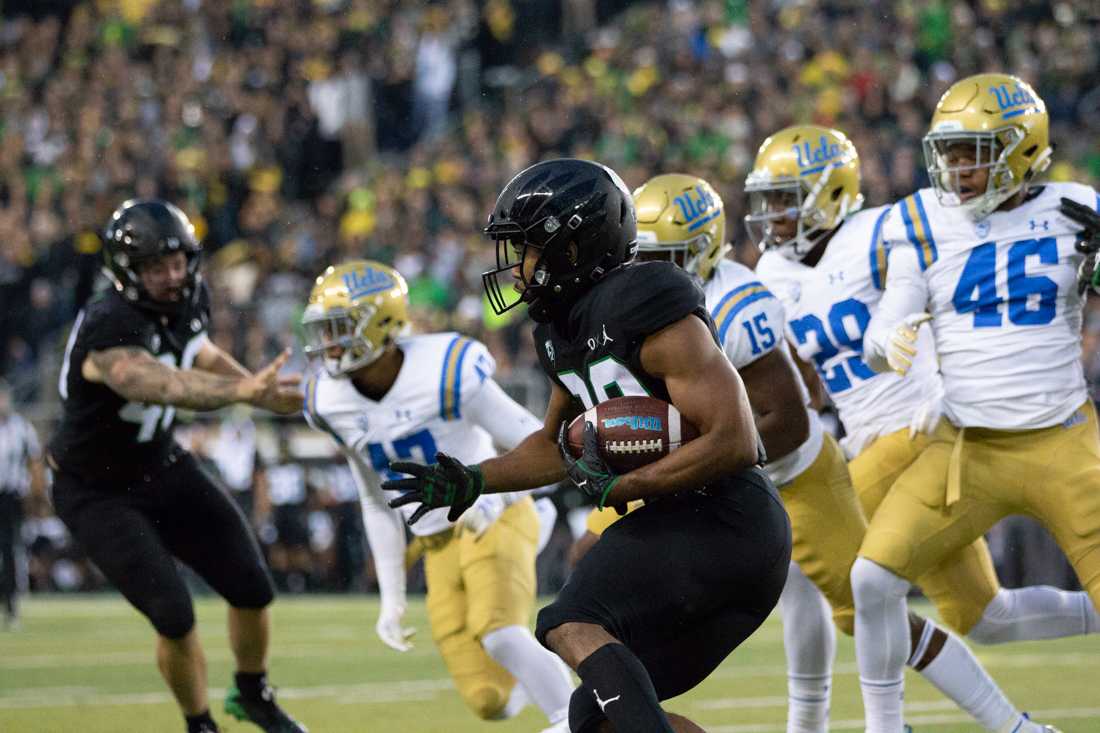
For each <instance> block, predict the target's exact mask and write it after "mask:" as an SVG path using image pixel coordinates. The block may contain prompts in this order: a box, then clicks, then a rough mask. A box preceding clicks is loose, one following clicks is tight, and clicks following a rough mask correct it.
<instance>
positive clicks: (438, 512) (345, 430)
mask: <svg viewBox="0 0 1100 733" xmlns="http://www.w3.org/2000/svg"><path fill="white" fill-rule="evenodd" d="M398 345H399V347H400V348H401V350H402V351H403V352H404V355H405V359H404V362H403V363H402V365H401V371H400V372H399V373H398V375H397V379H396V381H395V382H394V383H393V386H392V387H390V390H389V392H387V393H386V395H385V396H384V397H383V398H382V399H381V400H379V401H377V402H376V401H374V400H372V399H369V398H367V397H365V396H363V395H362V394H360V393H359V391H358V390H357V389H356V388H355V386H354V385H353V384H352V382H351V379H347V378H333V377H331V376H329V375H328V373H327V372H324V371H322V372H320V373H319V374H317V375H316V376H314V377H313V378H311V379H310V381H309V382H307V385H306V409H305V414H306V418H307V420H309V422H310V424H311V425H313V427H315V428H317V429H319V430H323V431H325V432H327V433H329V434H330V435H332V437H333V438H335V439H336V441H337V443H339V444H340V447H341V449H342V450H343V452H344V454H345V455H346V456H347V458H348V462H349V464H350V465H351V468H352V472H353V474H354V475H355V479H356V481H357V482H358V483H359V488H360V491H361V493H362V498H363V500H364V502H368V503H372V504H374V505H376V506H377V505H385V504H386V503H387V502H388V501H389V500H390V499H393V498H395V496H385V495H384V494H385V492H383V491H382V489H381V482H382V481H385V480H387V479H391V478H401V477H402V475H401V474H396V473H394V472H392V471H390V469H389V465H390V463H391V462H393V461H415V462H417V463H425V464H430V463H435V455H436V452H437V451H438V452H442V453H446V454H448V455H451V456H454V457H455V458H457V459H458V460H459V461H461V462H462V463H465V464H474V463H479V462H481V461H484V460H485V459H487V458H491V457H493V456H495V455H496V451H495V449H494V447H493V442H494V438H496V439H497V442H498V443H502V444H504V443H507V444H505V445H504V447H506V448H511V447H513V446H514V445H515V444H518V443H519V442H520V441H521V440H522V439H523V438H525V437H526V436H527V435H529V434H530V433H531V432H533V431H534V430H536V429H538V428H539V427H541V423H540V422H539V421H538V420H537V419H536V418H535V417H534V416H533V415H531V414H530V413H529V412H527V411H526V410H523V409H522V408H520V407H519V405H516V404H515V403H513V402H511V400H508V399H507V397H506V396H504V397H503V399H504V400H506V401H507V402H509V403H510V404H511V407H510V408H502V407H500V406H499V405H498V404H497V403H498V402H499V401H500V400H498V399H495V398H496V396H497V395H504V393H503V391H502V390H501V389H500V387H499V386H497V385H496V383H495V382H493V380H492V379H491V377H492V374H493V371H494V370H495V369H496V362H495V361H494V360H493V357H492V356H490V355H489V351H488V350H487V349H486V348H485V346H484V345H483V344H481V343H480V342H478V341H475V340H474V339H471V338H467V337H465V336H460V335H458V334H455V333H439V334H429V335H419V336H410V337H407V338H402V339H399V340H398ZM488 397H493V398H494V399H493V400H489V401H491V402H493V403H494V404H493V405H492V407H493V409H494V410H497V416H498V418H499V423H500V424H502V426H503V427H504V428H506V429H504V430H501V431H500V432H499V434H498V432H497V430H496V429H495V428H494V426H491V425H490V424H489V423H490V420H489V416H487V415H485V414H484V413H485V412H489V410H487V409H482V407H481V406H480V405H479V404H478V403H479V402H484V401H486V400H485V399H484V398H488ZM501 409H508V410H511V411H510V412H505V413H503V414H502V413H501V412H499V410H501ZM490 430H493V434H492V435H491V434H490V432H489V431H490ZM509 436H514V437H509ZM418 506H419V505H413V506H409V505H406V506H404V507H401V511H402V513H403V514H404V516H405V518H406V519H408V517H409V516H411V515H412V513H413V511H415V510H416V508H417V507H418ZM451 526H452V523H451V522H449V521H447V509H445V508H444V509H434V510H432V511H430V512H428V513H426V514H425V515H424V516H423V518H422V519H420V520H419V521H418V522H417V523H416V524H414V525H412V528H411V529H412V531H413V532H414V533H415V534H418V535H431V534H435V533H437V532H440V531H442V530H444V529H447V528H449V527H451Z"/></svg>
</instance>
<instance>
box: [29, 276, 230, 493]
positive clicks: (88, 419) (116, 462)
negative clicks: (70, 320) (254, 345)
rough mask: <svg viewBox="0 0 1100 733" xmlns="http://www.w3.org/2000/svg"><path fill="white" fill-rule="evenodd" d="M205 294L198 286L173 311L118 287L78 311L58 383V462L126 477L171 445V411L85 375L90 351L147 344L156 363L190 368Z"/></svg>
mask: <svg viewBox="0 0 1100 733" xmlns="http://www.w3.org/2000/svg"><path fill="white" fill-rule="evenodd" d="M209 321H210V297H209V292H208V291H207V290H206V289H205V287H203V288H202V289H201V290H200V292H199V293H198V298H197V301H196V303H195V304H194V305H193V306H190V307H187V308H185V309H184V310H183V311H182V312H181V313H179V314H178V315H175V316H166V315H162V314H158V313H153V312H150V311H147V310H143V309H141V308H139V307H137V306H135V305H133V304H131V303H129V302H127V301H126V300H125V299H124V298H123V297H122V295H120V294H119V293H118V292H116V291H115V290H107V291H104V292H103V293H101V294H99V295H98V296H96V297H94V298H93V299H92V300H91V301H89V302H88V304H87V305H86V306H85V307H84V309H83V310H81V311H80V313H79V314H78V315H77V317H76V322H75V323H74V324H73V330H72V332H71V333H70V334H69V341H68V344H67V345H66V347H65V359H64V362H63V363H62V366H61V378H60V382H59V385H58V388H59V390H60V392H61V399H62V405H63V407H64V412H63V414H62V418H61V423H60V425H59V426H58V428H57V431H56V432H55V433H54V435H53V437H52V438H51V440H50V445H49V451H50V455H51V456H52V457H53V459H54V461H56V462H57V464H58V465H59V466H60V467H61V468H63V469H65V470H67V471H71V472H73V473H76V474H79V475H82V476H88V477H96V478H110V477H119V478H125V477H129V476H132V475H133V474H135V473H140V472H142V471H143V470H148V469H149V468H151V467H153V466H155V465H157V464H158V463H160V462H161V461H163V460H164V458H165V457H166V456H167V455H168V453H169V452H170V450H171V449H172V446H173V445H174V444H175V443H174V440H173V439H172V422H173V419H174V418H175V413H176V409H175V408H174V407H171V406H165V405H147V404H144V403H138V402H127V401H126V400H125V399H123V398H122V397H120V396H119V395H118V394H117V393H115V392H114V391H113V390H112V389H111V388H109V387H108V386H106V385H104V384H98V383H95V382H89V381H88V380H86V379H85V378H84V375H83V373H82V370H81V365H82V364H83V363H84V359H85V358H86V357H87V356H88V353H89V352H92V351H102V350H105V349H110V348H113V347H117V346H136V347H138V348H141V349H145V350H146V351H148V352H149V353H150V354H152V355H153V356H154V357H156V359H157V360H158V361H161V362H163V363H165V364H169V365H171V366H174V367H177V368H179V369H189V368H190V367H191V366H192V364H194V361H195V356H196V355H197V354H198V352H199V348H200V347H201V346H202V344H203V342H204V341H205V340H206V338H207V336H206V331H207V327H208V325H209Z"/></svg>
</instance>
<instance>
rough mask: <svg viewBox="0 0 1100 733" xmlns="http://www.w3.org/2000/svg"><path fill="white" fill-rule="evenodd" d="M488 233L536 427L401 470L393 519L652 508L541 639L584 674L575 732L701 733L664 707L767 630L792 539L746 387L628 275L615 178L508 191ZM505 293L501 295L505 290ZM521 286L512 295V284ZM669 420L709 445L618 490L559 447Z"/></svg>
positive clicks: (682, 293)
mask: <svg viewBox="0 0 1100 733" xmlns="http://www.w3.org/2000/svg"><path fill="white" fill-rule="evenodd" d="M486 233H487V234H488V235H489V237H490V238H492V239H493V240H495V241H496V246H497V268H496V269H495V270H493V271H490V272H488V273H486V274H485V275H484V280H485V286H486V291H487V292H488V294H489V298H490V301H491V302H492V303H493V306H494V308H495V310H496V311H497V312H498V313H500V312H503V311H505V310H508V309H510V308H512V307H514V306H516V305H518V304H519V303H520V302H523V303H526V304H527V306H528V311H529V312H530V314H531V316H532V317H533V318H534V319H535V320H536V321H537V322H538V324H539V325H538V327H537V328H536V329H535V347H536V349H537V351H538V354H539V360H540V362H541V364H542V366H543V369H544V370H545V371H546V373H547V375H548V376H549V377H550V379H551V381H552V390H551V396H550V403H549V406H548V408H547V414H546V419H545V421H544V426H543V428H542V430H540V431H537V432H535V433H533V434H532V435H531V436H530V437H528V438H527V439H526V440H525V441H524V442H523V443H522V444H520V445H519V446H518V447H517V448H516V449H515V450H512V451H510V452H508V453H506V454H504V455H501V456H499V457H497V458H493V459H490V460H488V461H485V462H483V463H481V464H479V465H477V466H463V465H462V464H460V463H458V462H457V461H455V460H454V459H452V458H450V457H448V456H445V455H440V456H438V459H439V463H438V464H437V465H434V466H431V467H426V466H420V465H418V464H413V463H394V464H393V465H392V468H393V469H394V470H396V471H401V472H405V473H409V474H412V476H413V478H409V479H399V480H396V481H391V482H387V483H386V484H384V485H383V488H388V489H392V490H403V491H404V492H405V493H404V494H402V495H401V496H400V497H398V498H397V499H395V500H394V502H393V504H395V505H400V504H404V503H408V502H420V503H422V504H426V505H428V506H433V507H434V506H451V507H452V510H451V513H452V515H453V516H458V515H459V514H461V512H462V511H463V510H464V509H465V508H466V507H468V506H470V504H471V503H472V502H473V501H474V500H475V499H476V498H477V496H478V495H479V494H480V493H483V492H486V491H489V492H497V491H515V490H520V489H527V488H533V487H535V486H542V485H546V484H550V483H554V482H556V481H560V480H562V479H563V478H564V477H565V476H567V475H568V476H569V478H570V479H571V480H573V482H574V483H575V484H577V485H578V486H579V487H580V488H581V489H582V490H584V491H586V492H588V493H589V494H591V495H592V496H593V497H595V498H597V499H598V501H599V502H600V504H601V506H603V505H620V504H625V503H626V502H627V501H629V500H631V499H646V502H647V503H646V505H645V506H644V507H642V508H641V509H639V510H637V511H635V512H632V513H631V514H629V515H627V516H626V517H624V518H623V519H622V520H620V521H618V522H616V523H615V524H614V525H613V526H612V527H611V529H609V530H608V531H607V532H606V533H605V534H604V537H603V539H602V540H601V541H600V542H599V543H597V544H596V546H595V547H594V548H593V549H592V550H591V551H590V552H589V553H588V554H587V555H585V556H584V558H583V559H582V560H581V561H580V562H579V563H578V565H577V567H576V568H575V570H574V572H573V575H572V576H571V577H570V579H569V582H568V583H567V584H566V586H565V587H564V588H563V589H562V590H561V592H560V593H559V595H558V598H557V599H556V600H555V601H554V603H552V604H550V605H549V606H547V607H546V608H544V609H542V611H541V612H540V613H539V618H538V627H537V630H536V634H537V636H538V638H539V640H540V641H542V642H543V643H544V644H546V646H548V647H549V648H550V649H552V650H553V651H554V652H556V653H557V654H558V655H560V656H561V657H562V659H564V660H565V661H566V663H568V664H569V665H570V666H571V667H572V668H573V669H574V670H576V672H577V673H578V675H580V678H581V686H580V687H579V688H578V689H577V690H576V691H575V692H574V693H573V697H572V700H571V703H570V712H569V719H570V727H571V729H572V730H573V731H580V732H583V733H588V732H590V731H604V730H617V731H630V732H631V733H650V732H656V731H697V730H700V729H699V728H698V726H696V725H695V724H694V723H692V722H691V721H689V720H687V719H686V718H683V717H680V716H676V715H673V714H670V713H666V712H665V711H663V710H662V709H661V706H660V703H659V701H660V700H664V699H667V698H669V697H673V696H676V695H679V694H681V693H684V692H686V691H687V690H690V689H691V688H693V687H694V686H695V685H697V684H698V683H699V682H700V681H702V680H703V679H705V678H706V677H707V675H709V674H710V673H711V671H713V670H714V669H715V668H716V667H717V666H718V665H719V664H720V663H721V662H722V660H723V659H725V658H726V656H727V655H728V654H729V653H730V652H731V651H732V650H733V649H734V648H736V647H737V646H738V645H739V644H740V643H741V642H742V641H744V640H745V639H746V638H747V637H748V636H749V635H750V634H751V633H752V632H753V631H754V630H755V629H756V628H757V627H758V626H759V625H760V624H761V623H762V622H763V621H764V619H765V618H766V617H767V616H768V614H769V613H770V611H771V610H772V608H773V607H774V606H775V604H776V601H777V600H778V598H779V594H780V591H781V590H782V588H783V583H784V581H785V580H786V577H787V566H788V562H789V561H790V554H791V537H790V524H789V522H788V520H787V514H786V512H785V510H784V509H783V506H782V504H781V503H780V500H779V497H778V495H777V493H776V490H775V487H774V486H773V485H772V484H771V482H770V481H769V480H768V479H767V477H766V476H765V475H764V473H763V472H762V471H760V470H759V468H757V467H756V464H757V463H758V462H759V460H760V449H759V445H760V443H759V438H758V436H757V433H756V429H755V427H754V425H753V416H752V411H751V410H750V408H749V403H748V400H747V398H746V396H745V389H744V385H743V384H742V383H741V379H740V377H739V376H738V374H737V372H736V370H734V368H733V367H732V366H731V365H730V362H729V360H728V359H726V357H725V356H724V354H723V352H722V351H721V349H720V348H719V347H718V343H717V339H716V335H715V332H714V326H713V323H712V322H711V320H710V318H709V316H708V314H707V311H706V308H705V305H704V301H703V293H702V291H701V290H700V289H699V287H698V286H697V285H696V284H695V282H694V281H693V280H692V279H691V277H690V276H689V275H688V274H686V273H685V272H683V271H682V270H680V269H679V268H678V267H676V266H675V265H673V264H672V263H671V262H644V263H632V262H631V260H632V258H633V255H634V251H635V248H636V242H635V236H636V225H635V216H634V205H633V202H632V200H631V197H630V193H629V192H628V191H627V190H626V188H625V186H624V185H623V183H622V181H621V180H620V179H619V177H618V176H617V175H616V174H615V173H614V172H613V171H611V170H610V169H608V168H606V167H604V166H602V165H599V164H597V163H592V162H588V161H581V160H569V159H564V160H551V161H546V162H543V163H539V164H536V165H534V166H532V167H530V168H528V169H526V170H524V171H523V172H521V173H520V174H519V175H517V176H516V177H515V178H514V179H512V181H511V182H510V183H509V184H508V185H507V186H506V187H505V189H504V191H503V192H502V193H501V194H500V197H499V199H498V200H497V203H496V206H495V207H494V208H493V212H492V214H491V215H490V217H489V226H488V227H487V229H486ZM502 278H507V280H505V284H503V285H502V283H501V279H502ZM508 281H510V282H511V283H512V284H513V287H512V288H511V291H512V292H508V290H509V288H507V283H508ZM645 394H649V395H652V396H654V397H658V398H660V399H663V400H667V401H669V402H671V403H672V404H674V405H676V407H677V408H679V410H680V412H681V413H682V414H683V415H684V417H685V419H687V420H689V421H691V422H692V423H693V424H694V425H696V426H697V427H698V428H699V430H700V432H701V436H700V437H699V438H698V439H696V440H694V441H692V442H690V443H687V444H685V445H684V446H683V447H682V448H680V449H679V450H677V451H676V452H675V453H672V454H670V455H668V456H666V457H664V458H662V459H660V460H658V461H656V462H654V463H652V464H649V465H648V466H645V467H643V468H640V469H637V470H635V471H631V472H629V473H626V474H623V475H615V474H614V472H612V471H611V470H610V469H609V468H608V466H607V465H606V464H605V463H604V462H603V461H602V460H601V458H600V456H599V455H598V452H597V450H596V442H595V432H594V429H593V427H592V426H591V425H589V426H588V427H587V428H586V440H585V442H586V447H585V451H584V455H583V456H582V457H581V458H580V459H579V460H574V459H572V458H571V457H569V455H568V454H567V453H566V452H565V451H564V449H563V447H562V446H561V445H560V444H561V443H562V442H563V440H564V438H563V436H564V426H565V424H567V421H568V419H569V418H571V417H572V416H574V415H576V414H579V413H580V412H581V411H582V410H584V409H587V408H590V407H592V406H593V405H595V404H598V403H600V402H602V401H604V400H607V399H611V398H613V397H617V396H620V395H645Z"/></svg>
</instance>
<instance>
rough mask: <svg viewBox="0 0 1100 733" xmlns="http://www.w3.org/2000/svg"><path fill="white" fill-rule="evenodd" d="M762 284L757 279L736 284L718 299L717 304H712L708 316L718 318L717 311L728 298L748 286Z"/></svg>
mask: <svg viewBox="0 0 1100 733" xmlns="http://www.w3.org/2000/svg"><path fill="white" fill-rule="evenodd" d="M763 286H764V283H762V282H760V281H759V280H753V281H752V282H751V283H745V284H744V285H738V286H737V287H736V288H734V289H733V290H731V291H729V292H728V293H726V294H725V295H724V296H722V299H721V300H720V301H718V305H716V306H714V310H712V311H711V312H710V317H711V318H713V319H714V320H718V313H719V311H721V310H722V306H724V305H725V304H726V302H727V301H728V300H729V299H730V298H732V297H733V296H735V295H737V294H738V293H741V292H744V291H746V290H748V289H749V288H758V287H763Z"/></svg>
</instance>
